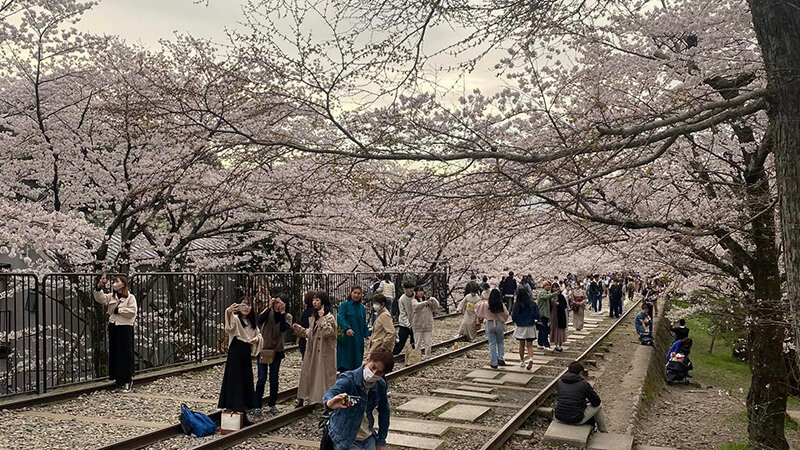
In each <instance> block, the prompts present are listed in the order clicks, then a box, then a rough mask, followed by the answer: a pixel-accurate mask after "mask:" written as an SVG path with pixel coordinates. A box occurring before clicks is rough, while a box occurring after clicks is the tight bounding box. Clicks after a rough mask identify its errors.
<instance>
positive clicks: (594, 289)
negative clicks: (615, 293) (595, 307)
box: [586, 280, 603, 296]
mask: <svg viewBox="0 0 800 450" xmlns="http://www.w3.org/2000/svg"><path fill="white" fill-rule="evenodd" d="M586 291H587V292H586V293H587V294H589V295H592V296H597V295H602V294H603V288H602V287H600V282H599V281H595V280H592V281H591V282H590V283H589V287H587V288H586Z"/></svg>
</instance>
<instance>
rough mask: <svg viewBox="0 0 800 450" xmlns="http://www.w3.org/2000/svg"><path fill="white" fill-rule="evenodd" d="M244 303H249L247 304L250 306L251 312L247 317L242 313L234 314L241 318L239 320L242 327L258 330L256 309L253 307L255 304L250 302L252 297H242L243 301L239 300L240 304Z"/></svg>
mask: <svg viewBox="0 0 800 450" xmlns="http://www.w3.org/2000/svg"><path fill="white" fill-rule="evenodd" d="M244 302H247V304H248V305H250V312H249V313H248V314H247V315H246V316H243V315H242V313H241V312H240V311H236V312H235V313H234V314H236V315H237V316H239V320H240V321H241V322H242V325H244V326H246V327H252V328H258V325H256V309H255V307H253V302H252V301H251V300H250V297H242V299H241V300H239V303H244Z"/></svg>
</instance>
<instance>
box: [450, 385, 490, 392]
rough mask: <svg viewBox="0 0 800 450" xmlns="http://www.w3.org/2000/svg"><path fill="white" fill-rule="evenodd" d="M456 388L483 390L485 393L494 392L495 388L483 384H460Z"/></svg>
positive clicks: (474, 390) (461, 389)
mask: <svg viewBox="0 0 800 450" xmlns="http://www.w3.org/2000/svg"><path fill="white" fill-rule="evenodd" d="M456 389H458V390H460V391H472V392H483V393H484V394H491V393H492V392H494V388H488V387H482V386H467V385H465V384H462V385H461V386H458V387H457V388H456Z"/></svg>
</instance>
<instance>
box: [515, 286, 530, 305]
mask: <svg viewBox="0 0 800 450" xmlns="http://www.w3.org/2000/svg"><path fill="white" fill-rule="evenodd" d="M517 303H519V304H521V305H522V306H526V307H527V306H530V304H531V295H530V294H529V293H528V289H526V288H525V287H519V288H518V289H517Z"/></svg>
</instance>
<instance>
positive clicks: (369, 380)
mask: <svg viewBox="0 0 800 450" xmlns="http://www.w3.org/2000/svg"><path fill="white" fill-rule="evenodd" d="M380 379H381V377H379V376H377V375H375V372H373V371H371V370H370V369H369V366H368V365H364V383H366V384H375V383H377V382H378V380H380Z"/></svg>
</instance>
